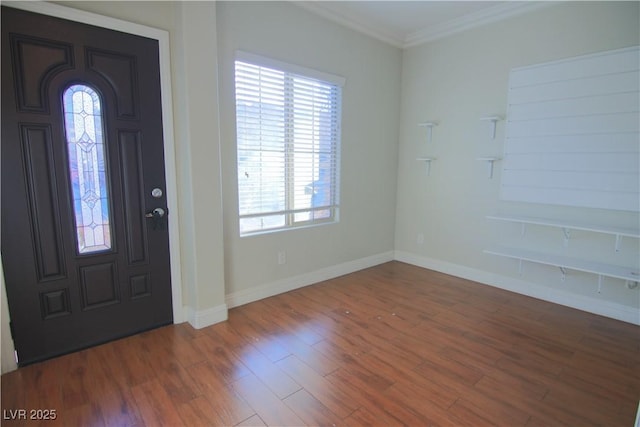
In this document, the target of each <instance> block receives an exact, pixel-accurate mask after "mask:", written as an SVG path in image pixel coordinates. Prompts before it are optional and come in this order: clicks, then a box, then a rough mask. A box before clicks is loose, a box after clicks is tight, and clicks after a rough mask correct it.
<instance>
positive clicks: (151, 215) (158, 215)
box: [144, 208, 166, 218]
mask: <svg viewBox="0 0 640 427" xmlns="http://www.w3.org/2000/svg"><path fill="white" fill-rule="evenodd" d="M165 215H166V212H165V210H164V209H162V208H155V209H154V210H152V211H151V212H147V213H146V214H144V216H145V218H162V217H163V216H165Z"/></svg>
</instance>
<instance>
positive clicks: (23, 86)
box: [10, 34, 74, 113]
mask: <svg viewBox="0 0 640 427" xmlns="http://www.w3.org/2000/svg"><path fill="white" fill-rule="evenodd" d="M10 44H11V49H12V50H13V51H14V52H16V56H17V58H18V59H19V60H18V61H16V62H15V63H14V70H15V71H14V75H15V76H16V77H17V80H18V81H17V85H16V86H17V87H16V95H17V96H16V98H17V101H18V106H17V107H18V110H20V111H24V112H34V113H44V112H49V104H48V98H47V97H46V96H45V94H46V93H47V85H48V82H49V81H50V80H51V78H52V77H53V76H55V75H56V74H57V73H59V72H61V71H64V70H68V69H70V68H72V67H73V64H74V58H73V46H71V45H70V44H68V43H63V42H59V43H54V42H51V41H49V40H43V39H39V38H37V37H29V36H24V35H15V34H14V35H12V36H11V42H10ZM42 58H53V59H52V60H51V61H50V62H48V63H43V61H42ZM25 69H29V70H37V71H36V72H34V73H33V74H35V75H37V76H38V77H37V82H24V81H23V80H22V75H23V73H22V70H25ZM30 87H37V88H38V89H37V90H34V91H30V90H29V89H28V88H30Z"/></svg>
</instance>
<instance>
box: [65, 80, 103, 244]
mask: <svg viewBox="0 0 640 427" xmlns="http://www.w3.org/2000/svg"><path fill="white" fill-rule="evenodd" d="M63 108H64V127H65V132H66V138H67V150H68V153H69V172H70V174H69V175H70V177H71V191H72V196H73V210H74V215H75V224H76V237H77V249H78V252H79V253H81V254H88V253H92V252H101V251H105V250H109V249H111V220H110V212H109V194H108V189H107V170H106V161H105V147H104V136H103V132H102V129H103V128H102V102H101V100H100V96H99V95H98V93H97V92H96V91H95V90H93V89H92V88H91V87H89V86H86V85H81V84H76V85H73V86H70V87H69V88H67V90H65V91H64V95H63Z"/></svg>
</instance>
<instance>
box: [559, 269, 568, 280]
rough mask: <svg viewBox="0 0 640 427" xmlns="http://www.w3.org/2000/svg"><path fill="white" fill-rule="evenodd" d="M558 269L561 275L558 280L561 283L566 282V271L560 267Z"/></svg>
mask: <svg viewBox="0 0 640 427" xmlns="http://www.w3.org/2000/svg"><path fill="white" fill-rule="evenodd" d="M558 268H559V269H560V272H561V273H562V277H561V278H560V280H561V281H562V282H564V281H565V280H567V269H566V268H564V267H561V266H558Z"/></svg>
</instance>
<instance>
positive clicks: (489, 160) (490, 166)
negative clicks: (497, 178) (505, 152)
mask: <svg viewBox="0 0 640 427" xmlns="http://www.w3.org/2000/svg"><path fill="white" fill-rule="evenodd" d="M476 160H479V161H483V162H487V175H488V178H489V179H491V178H493V164H494V163H495V162H497V161H498V160H502V159H501V158H500V157H478V158H477V159H476Z"/></svg>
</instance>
